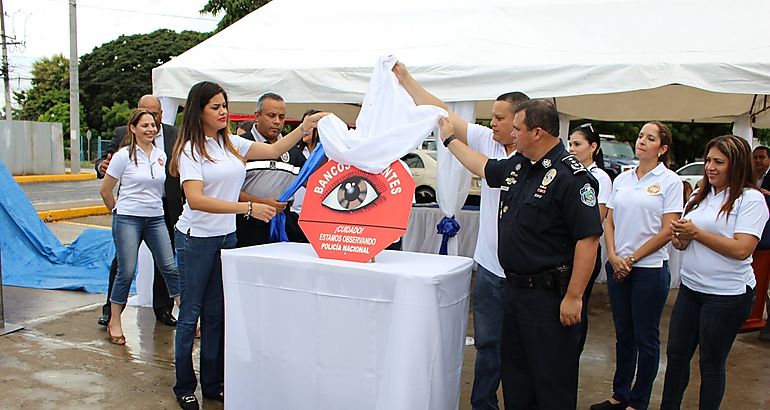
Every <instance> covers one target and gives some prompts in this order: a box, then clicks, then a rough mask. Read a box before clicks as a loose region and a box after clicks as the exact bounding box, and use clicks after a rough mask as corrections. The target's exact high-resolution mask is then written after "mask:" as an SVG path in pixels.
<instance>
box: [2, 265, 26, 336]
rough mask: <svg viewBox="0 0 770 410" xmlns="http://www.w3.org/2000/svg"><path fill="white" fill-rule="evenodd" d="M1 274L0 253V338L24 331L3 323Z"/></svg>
mask: <svg viewBox="0 0 770 410" xmlns="http://www.w3.org/2000/svg"><path fill="white" fill-rule="evenodd" d="M2 272H3V258H2V252H0V336H3V335H7V334H8V333H12V332H15V331H17V330H21V329H24V326H18V325H14V324H11V323H5V315H4V314H3V274H2Z"/></svg>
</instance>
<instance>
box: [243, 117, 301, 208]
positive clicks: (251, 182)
mask: <svg viewBox="0 0 770 410" xmlns="http://www.w3.org/2000/svg"><path fill="white" fill-rule="evenodd" d="M240 136H241V137H243V138H246V139H248V140H252V141H258V142H264V143H268V142H267V140H266V139H265V138H264V137H263V136H262V135H260V134H259V132H258V131H257V129H256V126H254V127H253V128H252V129H251V132H247V133H244V134H241V135H240ZM281 137H282V136H281V135H279V136H278V138H279V139H280V138H281ZM304 164H305V156H304V155H302V151H301V150H300V149H299V148H298V147H296V146H294V147H292V148H291V149H290V150H289V151H287V152H284V153H283V154H281V156H280V157H278V158H275V159H271V160H252V161H248V162H247V163H246V180H245V181H244V182H243V188H242V189H241V190H242V191H243V192H246V193H248V194H251V195H254V196H256V197H257V198H278V197H279V196H281V194H282V193H283V192H284V191H285V190H286V188H288V187H289V185H291V184H292V183H293V182H294V179H295V178H296V177H297V175H298V174H299V170H300V168H302V165H304Z"/></svg>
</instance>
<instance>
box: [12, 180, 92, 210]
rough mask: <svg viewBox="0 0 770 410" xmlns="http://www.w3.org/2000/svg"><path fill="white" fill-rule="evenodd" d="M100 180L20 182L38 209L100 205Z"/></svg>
mask: <svg viewBox="0 0 770 410" xmlns="http://www.w3.org/2000/svg"><path fill="white" fill-rule="evenodd" d="M101 183H102V180H100V179H97V180H91V181H73V182H42V183H36V184H21V185H20V186H21V189H22V191H24V194H26V195H27V198H28V199H29V201H30V202H31V203H32V206H34V207H35V209H37V210H38V211H43V210H51V209H65V208H73V207H79V206H93V205H102V204H103V203H102V197H101V196H99V187H100V186H101Z"/></svg>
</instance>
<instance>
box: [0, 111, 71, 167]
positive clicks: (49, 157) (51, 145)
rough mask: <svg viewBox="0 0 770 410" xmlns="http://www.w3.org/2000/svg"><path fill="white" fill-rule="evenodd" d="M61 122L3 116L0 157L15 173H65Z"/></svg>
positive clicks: (0, 122)
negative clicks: (7, 119) (24, 119)
mask: <svg viewBox="0 0 770 410" xmlns="http://www.w3.org/2000/svg"><path fill="white" fill-rule="evenodd" d="M63 141H64V140H63V138H62V125H61V124H60V123H51V122H37V121H4V120H0V161H3V162H4V163H5V165H6V166H7V167H8V169H9V170H10V171H11V174H13V175H35V174H63V173H64V142H63Z"/></svg>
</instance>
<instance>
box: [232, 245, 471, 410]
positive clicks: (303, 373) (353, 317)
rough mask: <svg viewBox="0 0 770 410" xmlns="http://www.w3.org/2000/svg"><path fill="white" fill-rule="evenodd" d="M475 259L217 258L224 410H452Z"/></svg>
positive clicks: (287, 253) (270, 251)
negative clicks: (221, 293)
mask: <svg viewBox="0 0 770 410" xmlns="http://www.w3.org/2000/svg"><path fill="white" fill-rule="evenodd" d="M471 265H472V261H471V260H470V259H468V258H463V257H452V256H436V255H426V254H419V253H411V252H396V251H384V252H383V253H381V254H380V255H378V256H377V258H376V262H375V263H355V262H344V261H337V260H328V259H320V258H318V257H317V256H316V254H315V252H314V251H313V250H312V248H311V247H310V245H307V244H297V243H277V244H271V245H263V246H256V247H250V248H242V249H234V250H228V251H223V252H222V268H223V278H224V291H225V316H226V319H225V323H226V330H225V380H226V383H225V395H226V396H227V401H226V402H225V404H226V408H228V409H282V410H290V409H303V410H308V409H356V410H358V409H380V410H393V409H398V410H409V409H414V410H425V409H436V410H447V409H456V408H457V407H458V404H459V396H460V372H461V368H462V359H463V345H464V342H465V330H466V325H467V320H468V301H469V285H470V273H471Z"/></svg>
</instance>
